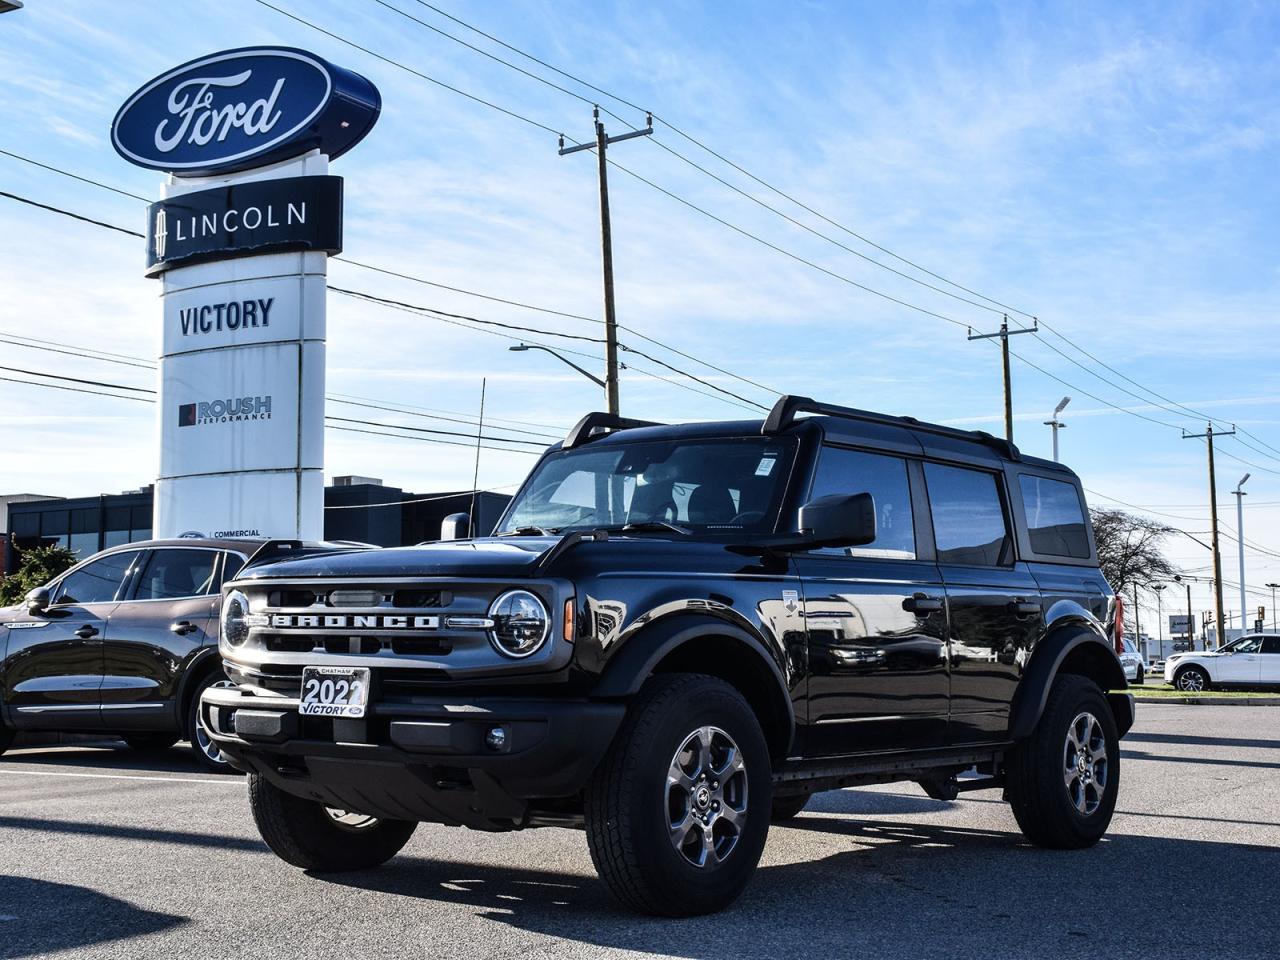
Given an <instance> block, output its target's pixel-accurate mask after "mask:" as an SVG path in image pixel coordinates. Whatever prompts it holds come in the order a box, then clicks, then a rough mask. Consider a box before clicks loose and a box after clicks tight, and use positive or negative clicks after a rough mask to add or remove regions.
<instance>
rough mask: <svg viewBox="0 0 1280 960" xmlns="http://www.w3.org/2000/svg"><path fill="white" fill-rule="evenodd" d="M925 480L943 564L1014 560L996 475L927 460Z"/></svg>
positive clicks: (988, 564) (990, 564) (993, 563)
mask: <svg viewBox="0 0 1280 960" xmlns="http://www.w3.org/2000/svg"><path fill="white" fill-rule="evenodd" d="M924 478H925V483H926V484H927V485H928V488H929V506H930V508H931V510H932V513H933V535H934V538H935V539H936V540H937V543H938V562H939V563H959V564H965V565H968V566H984V567H995V566H1000V565H1001V564H1005V563H1009V562H1010V561H1011V560H1012V559H1013V551H1012V549H1011V544H1010V542H1009V527H1008V524H1007V523H1006V522H1005V518H1004V507H1003V505H1002V504H1001V502H1000V488H999V487H998V486H997V484H996V478H995V476H994V475H993V474H990V473H983V472H982V471H980V470H967V469H965V468H964V467H948V466H943V465H942V464H940V463H926V464H925V465H924Z"/></svg>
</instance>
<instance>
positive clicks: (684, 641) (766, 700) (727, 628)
mask: <svg viewBox="0 0 1280 960" xmlns="http://www.w3.org/2000/svg"><path fill="white" fill-rule="evenodd" d="M659 673H701V674H706V675H708V676H713V677H718V678H720V679H721V680H724V681H725V682H726V683H728V684H730V685H731V686H733V687H734V688H735V689H737V690H738V692H739V693H741V694H742V696H743V697H744V698H745V699H746V701H747V704H748V706H750V707H751V709H752V711H753V712H754V713H755V714H756V716H757V717H758V718H759V719H760V726H761V728H762V730H763V731H764V736H765V742H766V743H767V744H768V746H769V753H770V755H771V757H772V759H773V762H774V763H775V764H777V763H780V762H781V761H782V760H784V759H786V757H787V755H788V754H789V752H790V750H791V744H792V739H793V737H794V732H795V710H794V707H793V705H792V703H791V697H790V695H789V694H788V692H787V683H786V680H785V679H784V677H783V673H782V669H781V668H780V667H779V666H778V663H777V662H776V661H775V660H774V658H773V657H771V656H770V655H769V654H768V653H767V652H766V651H765V648H764V645H763V643H762V641H761V640H760V639H759V638H757V637H755V636H753V635H752V634H751V633H749V632H748V631H746V630H744V629H742V628H741V627H737V626H735V625H733V624H731V623H727V622H725V621H723V620H715V619H711V618H708V617H699V616H696V615H676V616H672V617H668V618H665V619H663V620H659V621H657V622H655V623H654V624H652V625H650V626H649V627H646V628H645V629H644V630H642V631H641V632H640V633H638V634H636V635H634V636H632V637H629V638H628V639H627V640H626V643H625V646H624V647H623V649H622V650H620V651H618V652H617V653H616V654H614V656H613V657H612V658H611V659H610V660H609V662H608V664H607V665H606V667H605V669H604V672H603V673H602V674H601V677H600V680H599V682H598V683H597V684H596V686H595V688H594V690H593V691H592V693H593V696H595V697H599V698H602V699H629V698H630V697H633V696H635V695H636V694H637V693H639V691H640V688H641V687H642V686H643V685H644V682H645V681H646V680H648V679H649V678H650V677H651V676H653V675H655V674H659Z"/></svg>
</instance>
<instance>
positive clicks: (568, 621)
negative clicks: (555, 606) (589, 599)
mask: <svg viewBox="0 0 1280 960" xmlns="http://www.w3.org/2000/svg"><path fill="white" fill-rule="evenodd" d="M574 628H575V623H574V609H573V600H572V599H569V600H566V601H565V602H564V638H565V639H566V640H568V641H569V642H570V643H573V638H574V637H576V636H577V631H576V630H575V629H574Z"/></svg>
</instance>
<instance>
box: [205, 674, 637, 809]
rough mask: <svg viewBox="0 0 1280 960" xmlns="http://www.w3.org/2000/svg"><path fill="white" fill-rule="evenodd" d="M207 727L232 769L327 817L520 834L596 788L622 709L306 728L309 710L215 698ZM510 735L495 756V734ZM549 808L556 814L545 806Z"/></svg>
mask: <svg viewBox="0 0 1280 960" xmlns="http://www.w3.org/2000/svg"><path fill="white" fill-rule="evenodd" d="M200 710H201V713H202V716H203V719H204V723H205V727H206V729H207V730H208V732H209V735H210V736H211V737H212V738H213V740H214V742H216V743H217V744H218V747H219V749H221V750H222V751H223V753H225V754H226V756H227V757H228V758H229V759H230V760H231V762H232V763H233V764H234V765H235V766H237V767H239V768H241V769H243V770H246V771H251V772H254V773H260V774H262V775H263V776H265V777H266V778H267V779H268V780H269V781H270V782H271V783H273V784H274V785H275V786H277V787H279V788H280V789H282V790H284V791H286V792H287V793H291V794H293V795H295V796H298V797H302V798H305V799H308V800H316V801H319V802H321V803H324V804H325V805H326V806H330V807H337V808H340V809H344V810H353V811H359V812H360V813H367V814H370V815H372V816H377V817H383V818H387V819H393V820H420V821H429V822H439V823H448V824H459V825H465V826H470V827H476V828H480V829H489V830H501V829H511V828H512V827H518V826H521V825H523V824H524V823H525V821H526V820H527V819H528V815H529V809H530V806H531V803H532V805H534V806H538V805H540V804H538V801H554V800H560V799H565V798H571V797H573V796H574V795H576V794H577V793H578V792H579V791H580V790H581V789H582V787H583V786H584V785H585V783H586V781H587V779H588V778H589V777H590V775H591V773H592V771H593V770H594V769H595V768H596V765H597V764H598V763H599V761H600V759H601V758H602V757H603V756H604V753H605V751H606V750H607V749H608V746H609V744H610V742H611V741H612V740H613V736H614V734H615V733H616V732H617V729H618V727H619V725H620V724H621V723H622V717H623V713H624V710H625V707H624V706H623V705H622V704H620V703H603V702H596V701H589V700H547V699H543V700H519V699H507V698H502V697H491V698H468V699H467V700H466V701H465V702H461V703H460V702H458V701H457V700H456V699H449V698H444V697H432V698H426V697H415V698H414V699H413V701H412V702H400V701H395V702H374V703H371V704H370V705H369V708H368V715H367V716H366V717H365V718H364V719H361V720H331V719H326V718H318V717H300V716H299V715H298V701H297V700H296V699H288V698H284V697H277V696H260V695H254V694H252V693H250V692H248V691H247V690H243V689H238V688H225V689H217V688H214V689H210V690H207V691H205V694H204V696H203V697H202V699H201V702H200ZM494 728H501V729H502V732H503V742H502V744H501V745H500V746H492V745H490V743H489V742H487V740H486V737H487V735H488V733H489V731H491V730H493V729H494ZM541 805H545V804H541Z"/></svg>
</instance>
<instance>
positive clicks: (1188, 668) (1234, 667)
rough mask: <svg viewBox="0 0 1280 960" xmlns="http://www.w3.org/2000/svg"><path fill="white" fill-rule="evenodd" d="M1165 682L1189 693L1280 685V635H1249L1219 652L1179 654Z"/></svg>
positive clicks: (1169, 664) (1166, 667) (1166, 670)
mask: <svg viewBox="0 0 1280 960" xmlns="http://www.w3.org/2000/svg"><path fill="white" fill-rule="evenodd" d="M1164 680H1165V683H1171V684H1173V685H1174V686H1175V687H1177V688H1178V689H1179V690H1182V691H1184V692H1185V693H1201V692H1203V691H1205V690H1208V689H1210V688H1211V687H1271V686H1280V635H1275V634H1256V633H1255V634H1246V635H1245V636H1243V637H1240V638H1238V639H1236V640H1232V641H1231V642H1230V643H1228V644H1226V645H1225V646H1223V647H1222V648H1221V649H1218V650H1200V651H1197V652H1193V653H1175V654H1174V655H1173V656H1172V657H1170V658H1169V659H1168V661H1166V663H1165V665H1164Z"/></svg>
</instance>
